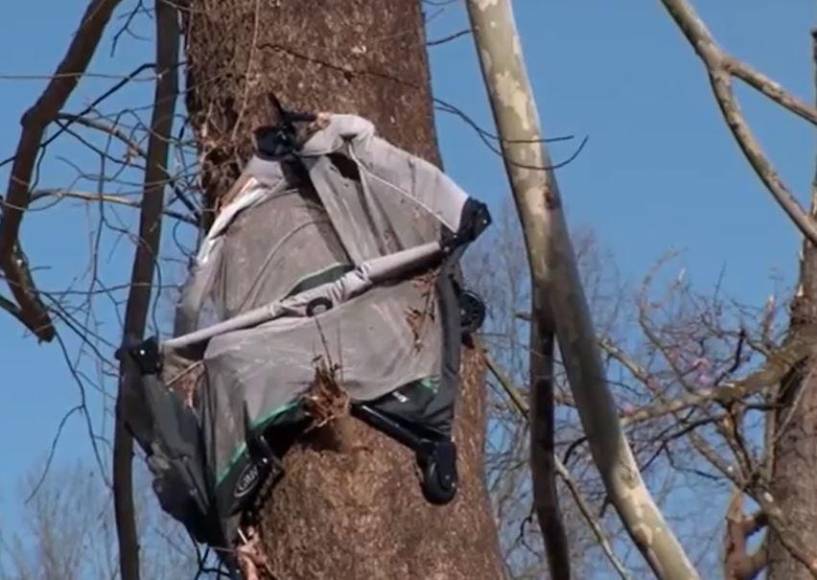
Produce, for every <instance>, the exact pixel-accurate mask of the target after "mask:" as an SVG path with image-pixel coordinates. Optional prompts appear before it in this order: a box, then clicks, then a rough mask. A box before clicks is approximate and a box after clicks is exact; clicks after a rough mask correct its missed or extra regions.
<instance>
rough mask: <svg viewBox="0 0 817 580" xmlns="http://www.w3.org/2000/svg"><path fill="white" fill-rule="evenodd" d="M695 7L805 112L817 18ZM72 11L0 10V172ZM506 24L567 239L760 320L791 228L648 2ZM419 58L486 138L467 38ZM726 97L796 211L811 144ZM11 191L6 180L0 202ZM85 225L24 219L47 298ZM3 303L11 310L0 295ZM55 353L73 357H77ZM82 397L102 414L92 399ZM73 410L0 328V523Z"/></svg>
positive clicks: (72, 434)
mask: <svg viewBox="0 0 817 580" xmlns="http://www.w3.org/2000/svg"><path fill="white" fill-rule="evenodd" d="M128 4H129V3H128ZM696 4H697V6H696V8H697V9H698V10H699V11H700V13H701V15H702V16H703V17H704V19H705V20H706V21H707V22H708V24H709V26H710V29H711V30H712V31H713V33H714V34H715V36H716V38H717V39H718V40H719V41H720V43H721V44H722V45H723V46H724V47H725V48H727V49H728V50H729V51H730V52H731V53H732V54H734V55H736V56H738V57H740V58H743V59H746V60H747V61H748V62H750V63H751V64H753V65H754V66H755V67H756V68H758V69H760V70H761V71H764V72H765V73H767V74H768V75H770V76H771V77H772V78H774V79H776V80H778V81H779V82H780V83H782V84H783V85H784V86H786V87H788V88H789V89H790V90H791V91H793V92H794V93H795V94H796V95H798V96H800V97H802V98H804V99H807V100H809V101H811V100H813V99H814V96H813V95H814V90H813V71H812V63H811V39H810V34H809V30H810V28H811V27H812V26H814V25H815V24H817V23H816V22H815V4H814V2H812V1H810V0H774V1H773V0H719V1H717V2H704V1H702V0H699V1H698V2H697V3H696ZM85 5H86V2H85V1H84V0H60V1H56V0H27V1H26V2H4V3H3V4H2V6H0V55H2V56H0V129H2V130H0V156H2V157H4V158H5V157H6V156H8V155H11V154H12V153H13V150H14V147H15V145H16V142H17V139H18V137H19V118H20V115H21V114H22V113H23V111H24V110H25V109H26V108H27V107H28V106H30V105H31V104H32V103H33V101H34V99H35V98H36V97H37V96H38V95H39V93H40V91H41V90H42V87H43V86H44V82H45V81H44V80H42V79H34V80H20V79H18V78H15V77H16V75H47V74H49V73H50V72H51V71H53V69H54V67H55V66H56V64H57V62H58V61H59V59H60V58H61V57H62V54H63V51H64V49H65V47H66V45H67V42H68V40H69V39H70V36H71V34H72V33H73V30H74V29H75V27H76V25H77V23H78V21H79V17H80V15H81V13H82V11H83V10H84V8H85ZM514 8H515V10H516V13H517V21H518V24H519V29H520V33H521V36H522V41H523V47H524V50H525V55H526V58H527V62H528V71H529V74H530V76H531V80H532V82H533V85H534V88H535V90H536V98H537V102H538V105H539V109H540V114H541V119H542V123H543V126H544V130H545V132H546V134H547V135H549V136H559V135H567V134H573V135H576V136H577V137H578V138H581V137H583V136H585V135H587V136H589V141H588V144H587V146H586V148H585V150H584V151H583V153H582V154H581V155H580V156H579V158H578V159H577V160H576V161H575V162H573V163H572V164H570V165H568V166H567V167H565V168H563V169H560V170H559V171H558V178H559V179H560V185H561V189H562V192H563V195H564V198H565V205H566V209H567V212H568V219H569V221H570V223H571V225H572V226H573V227H574V228H587V229H592V230H593V231H594V232H595V234H596V236H597V238H598V240H599V242H600V243H601V245H602V247H603V248H604V249H605V250H609V251H610V252H611V253H612V254H613V255H614V256H615V260H616V263H617V266H618V268H619V270H620V271H621V272H622V273H623V275H624V276H625V277H626V278H627V279H629V280H631V281H632V282H633V283H637V281H638V280H639V278H640V277H641V276H643V275H644V274H645V273H646V271H647V270H648V269H649V267H650V266H652V265H653V264H654V263H655V261H656V260H657V259H659V258H660V257H661V256H662V255H664V254H665V253H666V252H667V251H669V250H680V251H682V252H683V254H682V257H683V264H684V266H685V267H686V269H687V273H688V275H689V276H690V277H691V279H692V280H693V281H694V282H695V284H696V285H697V286H698V287H699V288H700V289H701V290H705V289H707V288H711V287H712V285H713V284H714V283H715V281H716V279H717V278H718V276H719V275H720V274H721V272H725V278H724V280H723V284H722V289H723V290H724V292H725V293H726V294H728V295H731V296H732V297H734V298H736V299H738V300H740V301H743V302H747V303H753V304H761V303H762V302H763V301H764V300H765V299H766V297H767V296H768V295H769V294H770V292H772V291H774V290H775V289H778V290H779V289H780V288H783V287H786V286H787V285H790V284H791V283H792V282H793V276H794V273H795V267H796V259H797V252H798V243H799V241H798V238H797V236H796V235H795V232H794V229H793V227H792V226H790V224H789V223H788V221H787V218H786V217H785V216H784V215H783V213H782V211H781V210H779V209H778V207H777V206H776V205H775V204H774V202H773V201H772V199H771V197H770V196H769V194H768V193H767V192H766V191H765V190H764V189H763V188H762V186H761V185H760V183H759V181H758V180H757V178H756V177H755V176H754V174H753V173H752V172H751V170H750V168H749V166H748V164H747V162H746V161H745V159H744V158H743V156H742V154H741V153H740V151H739V150H738V148H737V146H736V145H735V144H734V142H733V139H732V137H731V135H730V134H729V133H728V131H727V129H726V127H725V125H724V123H723V121H722V119H721V117H720V113H719V111H718V110H717V108H716V106H715V103H714V101H713V99H712V96H711V91H710V89H709V85H708V82H707V79H706V75H705V73H704V71H703V68H702V65H701V64H700V63H699V61H698V59H697V57H696V56H695V55H694V53H693V51H692V49H691V48H690V46H689V45H688V43H687V42H686V40H685V39H684V38H683V37H682V36H681V34H680V33H679V32H678V31H677V29H676V27H675V25H674V24H673V23H672V22H671V20H670V18H669V17H668V15H667V14H666V13H665V12H664V10H663V8H662V7H661V6H660V4H659V2H658V1H657V0H627V1H625V2H607V1H602V0H585V1H582V0H516V1H515V2H514ZM426 10H427V13H428V15H429V17H430V19H431V23H430V25H429V32H428V35H429V38H430V39H431V40H433V39H435V38H440V37H443V36H446V35H448V34H450V33H452V32H456V31H458V30H461V29H463V28H465V27H466V26H467V22H466V19H465V14H464V10H463V8H462V6H461V3H459V2H454V3H452V4H447V5H441V6H439V7H437V6H433V5H428V6H427V8H426ZM110 41H111V39H110V38H108V39H107V41H106V44H105V45H104V46H103V47H102V49H101V50H100V51H99V54H98V55H97V58H95V60H94V63H93V65H92V67H91V69H92V70H93V71H95V72H114V73H116V74H122V73H123V72H126V71H129V70H131V69H132V68H134V67H135V66H137V65H138V64H140V63H142V62H146V61H150V60H152V58H153V57H152V50H151V45H150V43H149V42H148V41H139V40H134V39H130V40H127V42H126V44H125V45H123V48H120V50H119V52H118V53H117V55H116V56H115V57H113V58H111V56H110V49H111V42H110ZM430 54H431V63H432V80H433V85H434V92H435V95H436V96H437V97H439V98H441V99H444V100H445V101H448V102H450V103H452V104H454V105H456V106H457V107H459V108H461V109H463V110H464V111H466V112H467V113H469V114H470V115H472V116H473V117H474V119H475V120H477V122H479V123H480V124H482V125H483V126H490V115H489V112H488V109H487V105H486V96H485V91H484V88H483V86H482V79H481V76H480V73H479V69H478V64H477V61H476V59H475V55H474V47H473V42H472V40H471V39H470V38H469V37H462V38H460V39H458V40H456V41H453V42H451V43H448V44H445V45H442V46H437V47H432V48H431V49H430ZM112 82H113V81H111V80H104V79H99V80H95V81H92V82H87V83H83V84H82V85H81V86H80V89H79V90H78V91H77V95H76V97H75V98H73V99H72V101H71V103H70V105H69V107H68V110H72V111H76V110H77V109H79V108H80V107H81V106H82V105H83V104H85V103H87V101H88V99H89V98H91V97H93V96H95V95H97V94H98V93H99V92H100V91H101V89H103V88H104V87H107V86H109V85H110V84H111V83H112ZM151 92H152V87H151V86H150V85H149V84H147V83H145V84H144V85H143V86H142V87H136V88H134V89H133V90H132V91H131V92H129V93H128V95H127V98H128V99H131V102H133V100H134V99H135V101H136V102H137V103H138V104H143V105H146V104H148V103H149V100H150V94H151ZM738 94H739V96H740V97H741V101H742V104H743V107H744V110H745V112H746V114H747V116H748V118H749V120H750V122H751V123H752V125H753V127H754V129H755V131H756V133H757V134H758V136H759V137H760V139H761V140H762V142H763V144H764V147H765V149H766V151H767V153H768V154H769V156H770V157H771V158H772V160H773V161H774V162H775V163H776V165H777V168H778V170H779V171H780V173H781V175H782V177H783V178H784V180H785V181H786V182H787V183H788V185H789V186H790V188H791V189H792V190H793V191H794V192H795V193H796V194H797V195H798V197H799V198H800V200H801V203H803V204H804V205H806V204H807V203H808V190H809V186H810V181H811V178H812V174H813V172H814V160H815V147H814V138H813V133H812V128H811V127H809V126H808V125H807V124H806V123H804V122H802V121H800V120H798V119H795V118H794V117H792V116H791V115H789V114H787V113H785V112H783V111H782V110H780V109H779V108H777V107H776V106H774V105H773V104H770V103H768V102H766V101H764V100H763V99H762V98H761V97H760V96H758V95H757V94H755V93H753V92H750V91H748V90H743V89H742V88H741V89H740V90H739V91H738ZM124 98H125V97H124V96H123V99H124ZM123 104H124V101H123ZM395 114H396V115H398V116H399V114H400V111H395ZM438 131H439V138H440V143H441V146H442V152H443V157H444V162H445V167H446V170H447V171H448V172H449V173H450V175H451V176H452V177H453V178H454V179H455V180H457V181H458V182H459V183H460V184H461V185H463V186H464V188H465V189H466V190H468V191H469V192H470V193H471V194H473V195H474V196H476V197H479V198H482V199H485V200H488V201H489V202H490V203H491V205H492V207H493V208H494V209H495V210H497V209H498V208H499V207H501V205H502V204H503V200H505V199H506V198H507V196H508V188H507V182H506V178H505V175H504V172H503V169H502V166H501V163H500V160H499V159H498V158H497V157H496V156H495V155H494V154H493V153H491V152H490V151H488V150H487V149H486V148H485V147H484V146H483V145H482V144H481V143H480V142H479V140H478V139H477V138H476V136H475V134H474V133H473V131H472V130H471V129H470V128H468V127H467V126H466V125H465V124H464V123H462V121H460V120H459V119H456V118H454V117H451V116H449V115H444V114H443V115H441V116H439V117H438ZM62 147H63V148H62V149H59V150H58V153H60V154H61V155H64V156H65V158H66V159H67V160H68V162H78V161H87V160H88V158H87V157H86V156H84V155H85V154H84V153H82V152H81V151H80V150H79V148H77V147H76V145H75V144H74V145H72V144H71V143H70V142H68V141H66V145H64V146H62ZM573 147H574V145H573V144H571V143H565V144H558V145H554V146H552V148H551V153H552V156H553V157H554V159H555V160H556V161H558V160H560V159H564V158H566V157H568V156H569V155H570V154H571V152H572V151H573ZM74 175H75V172H74V171H73V170H72V169H71V168H70V166H69V163H67V162H61V161H58V160H56V157H52V158H51V161H50V162H49V163H48V164H46V165H44V166H43V168H42V172H41V177H42V183H43V184H44V185H51V186H66V185H68V184H69V183H70V180H71V179H72V178H73V176H74ZM7 180H8V167H4V168H2V169H0V183H2V184H3V186H0V187H5V183H7ZM83 215H84V210H82V209H77V208H76V207H75V206H74V207H73V209H71V206H70V204H62V205H58V206H57V207H55V208H52V209H50V210H47V211H41V212H35V213H31V214H29V215H27V216H26V218H25V224H24V228H23V243H24V247H25V249H26V251H27V253H28V256H29V259H30V262H31V263H32V265H34V266H35V267H36V268H38V269H39V270H38V271H37V272H36V278H37V281H38V283H39V284H40V285H41V286H42V287H43V288H57V287H64V286H65V281H66V280H68V279H70V278H71V277H73V276H76V275H77V272H78V271H79V270H80V269H81V268H82V267H83V266H84V264H85V257H86V255H87V248H88V234H87V231H85V230H84V228H86V227H87V223H88V222H87V221H85V220H84V218H83ZM131 259H132V246H131V245H130V244H127V243H122V244H120V245H118V246H115V247H114V250H113V251H112V252H111V253H110V254H109V255H108V256H106V268H108V269H109V272H111V273H112V275H113V276H116V275H117V274H120V276H119V277H120V278H122V279H125V277H126V275H127V273H128V272H129V269H130V261H131ZM0 293H2V294H3V295H5V296H7V295H8V293H7V290H6V288H5V287H3V288H2V289H0ZM784 298H785V297H784ZM103 322H104V323H105V324H106V325H107V330H106V333H107V334H108V335H111V336H113V335H115V329H116V328H117V324H118V323H117V320H116V318H115V317H114V316H113V315H110V316H107V317H106V318H105V320H103ZM67 340H68V346H69V351H71V352H73V350H72V349H74V350H75V348H76V343H75V342H72V340H71V339H70V338H68V339H67ZM89 396H90V400H91V401H92V404H94V405H96V410H95V412H97V413H98V411H99V409H100V408H101V403H100V402H99V401H100V397H99V396H98V395H94V394H91V395H89ZM79 399H80V394H79V391H78V388H77V386H76V384H75V382H74V381H73V380H72V379H71V377H70V375H69V374H68V373H67V371H66V365H65V362H64V359H63V354H62V352H61V350H60V348H59V346H58V345H56V344H49V345H42V346H40V345H38V344H37V343H36V340H34V339H33V338H32V337H31V336H28V335H26V334H25V333H24V332H22V330H21V328H20V326H19V324H18V323H17V322H16V321H15V320H14V319H12V318H11V317H9V316H8V315H6V314H5V313H2V312H0V458H2V463H1V464H0V523H8V521H9V520H10V521H12V522H14V521H15V519H16V518H17V517H18V514H19V510H18V508H17V506H16V505H15V503H16V499H15V498H17V497H18V489H19V486H18V482H19V480H20V477H21V475H22V474H23V473H24V472H25V471H26V470H28V469H29V468H30V467H31V465H32V463H33V462H35V461H37V460H41V459H42V458H43V457H44V455H45V454H46V453H47V451H48V448H49V446H50V444H51V440H52V438H53V436H54V433H55V430H56V428H57V424H58V423H59V421H60V419H61V418H62V416H63V415H64V413H65V412H66V411H67V410H68V409H70V408H71V407H72V406H74V405H76V404H77V403H78V402H79ZM100 417H101V415H97V416H96V417H95V421H96V422H97V424H99V421H100V420H101V419H100ZM89 454H90V445H89V443H88V438H87V433H86V431H85V427H84V423H83V420H82V419H81V418H80V417H79V416H78V415H75V416H74V417H73V418H72V419H70V420H69V422H68V424H67V426H66V429H65V432H64V437H63V438H62V439H61V442H60V445H59V448H58V458H59V461H68V460H70V459H72V458H75V457H89Z"/></svg>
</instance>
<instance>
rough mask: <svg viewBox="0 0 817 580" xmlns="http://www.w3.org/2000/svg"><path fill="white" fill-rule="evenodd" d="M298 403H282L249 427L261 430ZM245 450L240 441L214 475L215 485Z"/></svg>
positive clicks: (234, 464) (219, 482)
mask: <svg viewBox="0 0 817 580" xmlns="http://www.w3.org/2000/svg"><path fill="white" fill-rule="evenodd" d="M298 403H299V402H298V401H292V402H290V403H287V404H286V405H282V406H280V407H278V408H277V409H275V410H273V411H271V412H269V413H267V414H266V415H264V416H263V417H261V418H260V419H259V420H258V421H256V422H254V423H250V429H252V430H253V431H254V430H256V429H262V430H263V429H265V428H266V427H267V426H269V425H270V424H271V423H272V422H273V421H274V420H275V419H276V418H278V417H279V416H280V415H282V414H284V413H286V412H287V411H290V410H292V409H294V408H295V407H297V406H298ZM246 452H247V443H246V442H244V443H241V445H239V446H238V447H236V448H235V450H234V451H233V453H232V455H231V456H230V461H229V462H227V466H226V467H225V468H224V469H222V470H221V473H220V474H219V475H218V476H217V477H216V486H219V485H221V483H222V482H223V481H224V480H225V479H226V478H227V476H228V475H230V472H231V471H232V470H233V468H234V467H235V466H236V463H238V461H239V459H241V457H242V456H243V455H244V453H246Z"/></svg>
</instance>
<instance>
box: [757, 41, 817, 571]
mask: <svg viewBox="0 0 817 580" xmlns="http://www.w3.org/2000/svg"><path fill="white" fill-rule="evenodd" d="M816 34H817V32H813V33H812V37H813V38H812V46H813V56H812V60H813V61H814V64H815V87H817V36H815V35H816ZM810 217H811V219H812V220H815V223H817V171H816V172H815V175H814V181H813V182H812V186H811V211H810ZM815 326H817V247H815V245H814V244H813V243H811V242H810V241H809V239H808V238H804V239H803V249H802V255H801V258H800V279H799V286H798V289H797V295H796V296H795V299H794V302H793V304H792V309H791V328H790V332H792V333H802V332H803V331H807V330H812V331H813V330H814V328H815ZM779 403H780V410H779V411H778V412H777V413H776V417H775V419H774V421H775V424H776V426H777V433H776V438H777V440H776V442H775V443H774V444H773V448H772V449H767V452H768V453H772V454H773V455H772V457H773V461H772V490H771V491H772V496H773V497H774V499H775V501H776V502H777V504H778V507H780V508H781V509H782V512H783V513H784V514H786V517H787V524H788V527H789V530H785V531H784V533H789V534H796V535H797V536H798V537H799V540H800V541H801V542H802V543H803V544H805V545H806V546H812V547H814V546H817V493H816V492H815V490H817V465H815V464H816V463H817V362H815V361H814V359H813V358H812V359H811V361H810V362H809V363H808V364H806V365H805V366H804V368H803V371H802V372H801V373H800V376H799V377H796V380H795V381H792V383H791V386H788V387H787V388H786V387H783V388H782V389H781V392H780V399H779ZM769 540H770V541H769V552H768V556H769V558H768V565H769V568H768V577H769V578H770V579H771V580H784V579H785V580H799V579H800V578H813V577H814V575H813V573H812V572H811V571H809V570H808V569H807V568H806V567H805V566H804V565H803V564H802V563H801V562H799V561H798V560H797V559H796V558H794V557H793V556H792V554H791V552H790V551H789V550H788V549H787V548H786V546H785V545H784V544H783V542H782V541H781V538H780V535H779V534H776V533H774V531H773V530H771V531H770V534H769Z"/></svg>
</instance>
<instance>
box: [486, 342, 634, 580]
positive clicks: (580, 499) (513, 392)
mask: <svg viewBox="0 0 817 580" xmlns="http://www.w3.org/2000/svg"><path fill="white" fill-rule="evenodd" d="M484 358H485V363H486V365H487V367H488V370H490V371H491V373H492V374H493V375H494V377H495V378H496V379H497V380H498V381H499V384H500V385H501V386H502V390H504V391H505V393H506V394H507V395H508V397H509V398H510V399H511V401H512V402H513V406H514V408H515V409H516V411H517V412H518V413H519V414H520V415H521V416H522V417H523V418H524V419H525V421H527V422H528V423H530V416H529V415H530V408H529V406H528V404H527V402H526V401H525V398H524V397H523V396H522V395H521V394H520V393H519V390H518V389H516V387H514V386H513V384H512V383H511V381H510V379H508V377H507V376H506V375H505V373H504V372H502V370H501V369H500V368H499V367H498V366H497V365H496V363H495V362H494V360H493V358H492V357H490V356H489V355H487V354H485V355H484ZM553 466H554V469H555V470H556V473H557V474H558V475H559V477H561V478H562V481H563V482H564V483H565V485H566V486H567V489H568V490H569V491H570V494H571V495H572V496H573V500H574V501H575V502H576V505H577V506H578V508H579V511H580V512H581V513H582V516H584V518H585V520H586V521H587V524H588V525H589V526H590V529H591V530H592V531H593V534H594V535H595V536H596V540H597V541H598V543H599V545H600V546H601V549H602V550H603V551H604V554H605V555H606V556H607V558H608V559H609V560H610V564H612V566H613V568H615V570H616V572H617V573H618V575H619V576H621V578H623V579H627V578H630V575H629V574H628V572H627V570H626V568H624V564H622V562H621V560H619V559H618V557H617V556H616V554H615V552H614V551H613V547H612V546H611V545H610V541H609V540H608V539H607V537H606V536H605V535H604V530H602V528H601V525H600V524H599V522H598V519H597V518H596V517H595V515H594V514H593V510H592V509H591V508H590V506H589V505H588V504H587V500H586V499H585V498H584V496H583V495H582V492H581V490H580V489H579V486H578V484H577V483H576V481H575V480H574V479H573V476H571V475H570V471H569V470H568V469H567V466H565V464H564V463H562V461H561V460H560V459H559V458H558V457H556V456H555V455H554V456H553Z"/></svg>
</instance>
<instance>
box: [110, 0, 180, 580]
mask: <svg viewBox="0 0 817 580" xmlns="http://www.w3.org/2000/svg"><path fill="white" fill-rule="evenodd" d="M178 18H179V15H178V12H177V10H176V8H175V7H174V6H173V5H171V4H170V3H168V2H166V1H165V0H156V63H157V67H156V70H157V77H156V89H155V94H154V100H153V114H152V116H151V121H150V138H149V139H148V147H147V168H146V170H145V180H144V192H143V194H142V208H141V213H140V216H139V242H138V245H137V247H136V255H135V257H134V260H133V270H132V273H131V284H130V290H129V292H128V302H127V306H126V308H125V321H124V327H125V328H124V334H125V336H124V340H125V343H126V344H127V343H133V342H135V341H138V340H140V339H141V338H142V336H143V335H144V332H145V326H146V322H147V314H148V310H149V308H150V297H151V293H152V288H153V275H154V272H155V269H156V260H157V258H158V255H159V242H160V239H161V231H162V229H161V226H162V210H163V208H164V188H165V183H166V175H167V170H166V168H167V160H168V152H169V148H170V138H171V131H172V128H173V113H174V110H175V107H176V94H177V92H178V73H177V70H176V65H177V62H178V60H179V38H180V35H179V20H178ZM123 376H124V368H122V369H120V388H119V395H118V397H117V401H116V426H115V429H114V443H113V492H114V513H115V516H116V534H117V539H118V542H119V566H120V572H121V575H122V579H123V580H138V579H139V538H138V535H137V531H136V519H135V508H134V503H133V438H132V437H131V436H130V433H129V432H128V431H127V429H126V428H125V424H124V416H125V415H126V414H127V410H128V409H127V393H125V392H124V389H125V388H126V387H125V386H124V383H123V382H122V377H123Z"/></svg>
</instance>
